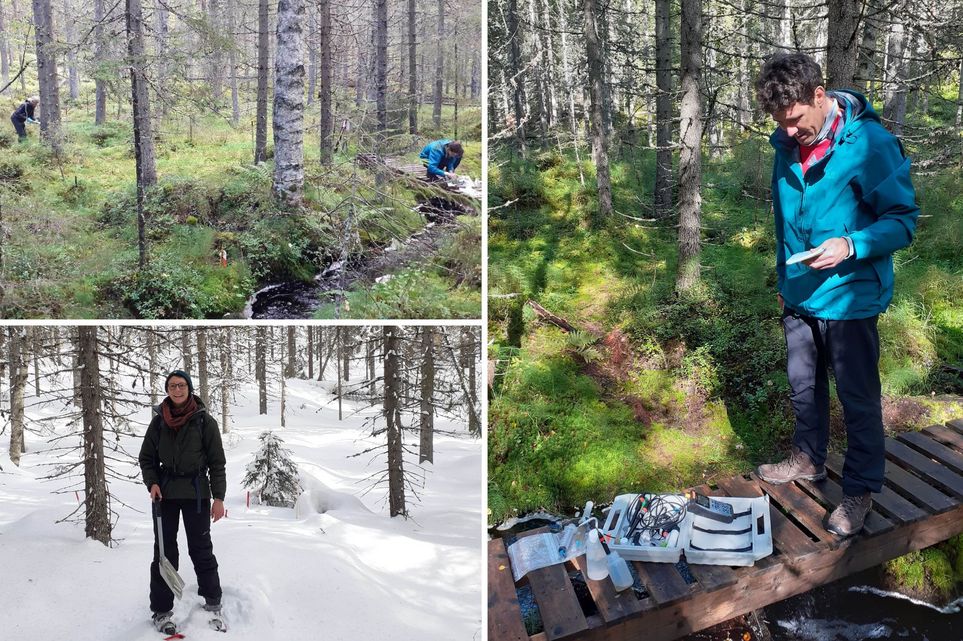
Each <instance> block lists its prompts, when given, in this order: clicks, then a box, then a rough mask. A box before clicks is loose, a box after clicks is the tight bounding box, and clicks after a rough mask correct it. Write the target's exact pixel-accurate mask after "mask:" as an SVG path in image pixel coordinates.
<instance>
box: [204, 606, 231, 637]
mask: <svg viewBox="0 0 963 641" xmlns="http://www.w3.org/2000/svg"><path fill="white" fill-rule="evenodd" d="M204 610H205V611H206V612H207V617H208V618H207V625H209V626H210V628H211V629H212V630H215V631H217V632H227V622H226V621H225V620H224V615H223V614H221V606H220V605H205V606H204Z"/></svg>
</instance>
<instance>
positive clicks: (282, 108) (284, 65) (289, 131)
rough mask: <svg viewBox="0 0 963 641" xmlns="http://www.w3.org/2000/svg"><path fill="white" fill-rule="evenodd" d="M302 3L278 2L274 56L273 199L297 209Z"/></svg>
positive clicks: (301, 186)
mask: <svg viewBox="0 0 963 641" xmlns="http://www.w3.org/2000/svg"><path fill="white" fill-rule="evenodd" d="M303 23H304V0H279V2H278V26H277V51H276V52H275V55H274V112H273V114H272V122H273V124H274V196H275V198H277V199H278V200H280V201H281V202H282V203H284V204H286V205H288V206H292V207H296V206H299V205H300V204H301V198H302V192H303V190H304V43H303V38H302V28H301V25H302V24H303Z"/></svg>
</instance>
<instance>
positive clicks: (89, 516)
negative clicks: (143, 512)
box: [78, 325, 110, 545]
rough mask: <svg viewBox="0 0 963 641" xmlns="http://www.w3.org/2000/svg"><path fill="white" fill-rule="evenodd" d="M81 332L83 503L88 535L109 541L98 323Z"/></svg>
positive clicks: (86, 327)
mask: <svg viewBox="0 0 963 641" xmlns="http://www.w3.org/2000/svg"><path fill="white" fill-rule="evenodd" d="M78 331H79V333H80V341H79V348H80V349H79V351H80V399H81V407H82V413H83V422H84V507H85V509H86V535H87V538H89V539H94V540H97V541H100V542H101V543H103V544H104V545H108V544H109V543H110V505H109V504H108V494H107V474H106V464H105V461H104V423H103V418H102V417H103V401H102V398H101V389H100V386H101V384H102V381H101V378H100V363H99V358H98V353H97V327H96V326H89V325H83V326H80V327H79V328H78Z"/></svg>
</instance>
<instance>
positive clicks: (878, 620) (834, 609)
mask: <svg viewBox="0 0 963 641" xmlns="http://www.w3.org/2000/svg"><path fill="white" fill-rule="evenodd" d="M561 518H562V517H558V516H556V515H552V514H547V513H538V514H534V515H531V516H529V517H523V518H520V519H515V520H512V522H510V523H506V524H505V525H503V526H499V527H500V528H503V529H499V528H490V529H489V531H488V532H489V536H491V537H499V538H503V539H505V543H506V545H509V544H511V542H512V541H514V540H515V539H516V538H517V536H518V534H519V533H521V532H524V531H526V530H530V529H534V528H538V527H544V526H548V527H549V529H559V526H558V525H557V522H558V521H559V520H561ZM680 564H684V561H680ZM677 567H678V564H677ZM633 573H634V572H633ZM569 578H570V579H571V580H572V584H573V586H574V588H575V593H576V595H577V596H578V598H579V603H580V605H581V606H582V610H583V612H584V613H585V614H586V616H588V615H591V614H594V613H595V605H594V603H593V602H592V599H591V596H590V595H589V593H588V589H587V588H586V587H585V581H584V579H583V578H582V576H581V573H580V572H569ZM636 578H637V577H636ZM633 589H634V590H635V594H636V597H638V598H642V597H643V596H645V592H644V588H643V587H642V586H641V585H640V584H639V582H638V581H637V582H636V585H635V586H634V587H633ZM517 592H518V600H519V604H520V605H521V609H522V617H523V619H524V621H525V625H526V629H527V631H528V633H529V634H535V633H537V632H540V631H541V630H542V621H541V616H540V614H539V612H538V605H537V604H536V602H535V598H534V596H533V595H532V592H531V589H530V588H529V587H527V586H525V587H521V588H518V589H517ZM763 615H764V616H763V618H764V621H763V623H764V624H765V625H766V627H767V628H768V631H769V634H770V635H771V637H772V639H773V641H864V640H868V639H874V640H875V639H880V640H882V641H896V640H900V641H961V640H963V597H961V598H959V599H957V600H956V601H954V602H953V603H950V604H949V605H947V606H946V607H942V608H940V607H937V606H935V605H932V604H930V603H926V602H923V601H919V600H915V599H912V598H910V597H907V596H905V595H902V594H899V593H894V592H888V591H886V588H885V587H884V586H883V584H882V580H881V572H880V570H879V568H870V569H869V570H865V571H863V572H860V573H857V574H853V575H851V576H849V577H846V578H844V579H841V580H839V581H836V582H834V583H830V584H828V585H823V586H820V587H818V588H816V589H813V590H810V591H809V592H806V593H804V594H800V595H798V596H795V597H792V598H789V599H786V600H784V601H780V602H778V603H774V604H773V605H770V606H768V607H766V608H765V609H764V610H763ZM746 632H748V633H749V634H750V636H751V638H752V639H757V638H759V634H758V632H757V630H756V629H755V628H754V627H753V626H751V625H750V624H749V622H747V621H746V618H745V617H739V618H737V619H733V620H731V621H728V622H726V623H723V624H720V625H717V626H714V627H713V628H710V629H708V630H703V631H702V632H697V633H694V634H690V635H689V636H686V637H683V638H682V639H680V641H726V639H732V640H734V641H740V640H741V639H742V635H743V634H744V633H746Z"/></svg>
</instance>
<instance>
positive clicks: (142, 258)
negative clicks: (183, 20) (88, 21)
mask: <svg viewBox="0 0 963 641" xmlns="http://www.w3.org/2000/svg"><path fill="white" fill-rule="evenodd" d="M126 1H127V55H128V58H129V61H128V62H129V64H130V88H131V96H132V101H133V112H134V114H133V118H134V159H135V162H136V166H137V247H138V256H139V262H138V264H139V266H140V268H141V269H143V268H144V266H145V265H146V264H147V229H146V227H147V224H146V221H145V218H144V198H145V194H146V191H147V190H148V189H149V188H150V187H152V186H153V185H154V184H156V183H157V167H156V165H155V163H154V138H153V134H152V133H151V122H150V101H149V100H148V98H147V78H146V76H145V74H144V68H145V67H146V65H147V61H146V56H145V55H144V35H143V34H144V28H143V19H142V15H141V7H140V0H126Z"/></svg>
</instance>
